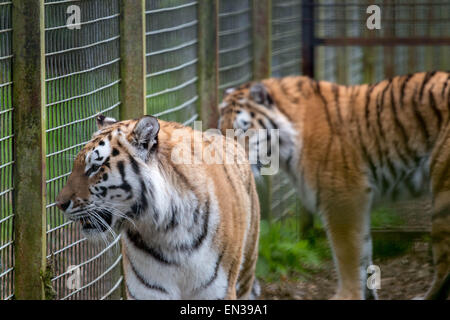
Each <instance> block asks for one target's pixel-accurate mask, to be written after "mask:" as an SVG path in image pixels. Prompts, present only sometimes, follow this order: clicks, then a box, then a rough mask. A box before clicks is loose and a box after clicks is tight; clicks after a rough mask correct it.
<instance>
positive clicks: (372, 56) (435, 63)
mask: <svg viewBox="0 0 450 320" xmlns="http://www.w3.org/2000/svg"><path fill="white" fill-rule="evenodd" d="M372 4H376V5H378V6H379V7H380V8H381V9H382V14H381V29H379V30H377V29H375V30H369V29H368V28H367V26H366V22H367V18H368V14H367V12H366V10H367V8H368V7H369V6H370V5H372ZM314 11H315V15H314V17H313V20H314V24H315V32H316V36H317V37H318V38H328V39H334V40H338V41H339V42H341V43H344V42H346V41H348V40H349V39H350V40H352V39H358V38H359V39H364V40H366V41H368V40H372V41H377V40H378V41H380V40H388V41H391V43H390V45H381V44H380V45H374V46H370V47H362V46H360V45H358V44H357V43H356V42H353V45H346V46H345V47H344V46H339V45H335V44H333V45H329V44H327V45H325V46H322V45H321V46H318V47H317V62H316V70H315V71H316V73H315V74H316V77H317V78H319V79H324V80H329V81H337V82H340V83H343V84H358V83H362V82H377V81H380V80H382V79H384V78H388V77H392V76H394V75H399V74H407V73H411V72H417V71H423V70H439V69H441V70H446V69H448V66H449V65H450V46H449V45H417V44H414V42H415V41H416V40H418V39H420V40H421V41H424V42H427V41H432V40H433V39H434V40H436V39H439V38H448V37H449V36H450V2H448V1H435V0H428V1H424V0H412V1H403V0H384V1H376V2H374V1H368V0H367V1H336V0H318V1H315V3H314ZM399 38H402V39H406V40H405V41H407V40H409V44H410V45H404V44H397V45H396V41H398V39H399Z"/></svg>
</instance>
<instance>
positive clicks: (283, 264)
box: [256, 217, 330, 281]
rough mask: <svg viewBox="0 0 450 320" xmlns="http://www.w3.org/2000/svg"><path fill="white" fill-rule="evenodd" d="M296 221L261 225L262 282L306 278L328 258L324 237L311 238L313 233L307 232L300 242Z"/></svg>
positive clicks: (317, 235) (258, 269) (257, 273)
mask: <svg viewBox="0 0 450 320" xmlns="http://www.w3.org/2000/svg"><path fill="white" fill-rule="evenodd" d="M295 219H296V218H295V217H290V218H288V219H285V220H283V221H277V222H272V223H269V222H268V221H266V220H262V221H261V230H260V240H259V259H258V264H257V267H256V275H257V277H259V278H262V279H264V280H265V281H276V280H279V279H280V278H282V277H293V276H298V277H300V278H301V277H307V276H308V275H309V274H311V273H312V272H314V271H315V270H318V269H320V268H321V266H322V263H323V262H324V261H325V260H328V259H329V258H330V250H329V246H328V243H327V240H326V238H325V237H324V236H323V233H322V235H319V234H316V235H313V233H314V230H310V232H309V233H310V235H308V237H307V238H306V239H300V238H299V234H298V230H297V228H296V225H297V223H296V221H295Z"/></svg>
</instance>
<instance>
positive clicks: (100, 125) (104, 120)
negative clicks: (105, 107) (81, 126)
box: [95, 114, 117, 130]
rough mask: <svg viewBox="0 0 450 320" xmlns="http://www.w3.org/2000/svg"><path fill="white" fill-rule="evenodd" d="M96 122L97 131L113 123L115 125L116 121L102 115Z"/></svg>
mask: <svg viewBox="0 0 450 320" xmlns="http://www.w3.org/2000/svg"><path fill="white" fill-rule="evenodd" d="M95 120H96V122H97V129H98V130H101V129H103V128H106V127H108V126H110V125H112V124H113V123H116V122H117V120H116V119H114V118H110V117H105V116H104V115H102V114H101V115H99V116H98V117H97V118H96V119H95Z"/></svg>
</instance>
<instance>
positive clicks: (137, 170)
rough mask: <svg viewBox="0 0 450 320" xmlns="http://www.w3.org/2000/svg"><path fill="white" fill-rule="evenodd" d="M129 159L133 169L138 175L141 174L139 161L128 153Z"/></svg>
mask: <svg viewBox="0 0 450 320" xmlns="http://www.w3.org/2000/svg"><path fill="white" fill-rule="evenodd" d="M128 159H129V160H130V163H131V168H132V169H133V171H134V173H135V174H136V175H139V174H140V173H141V170H140V168H139V165H138V163H137V161H136V160H135V159H134V158H133V157H132V156H131V155H130V154H128Z"/></svg>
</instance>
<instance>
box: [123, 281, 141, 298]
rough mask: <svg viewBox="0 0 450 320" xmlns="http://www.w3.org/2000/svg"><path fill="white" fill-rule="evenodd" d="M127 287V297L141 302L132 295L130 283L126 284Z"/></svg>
mask: <svg viewBox="0 0 450 320" xmlns="http://www.w3.org/2000/svg"><path fill="white" fill-rule="evenodd" d="M125 286H126V287H127V295H128V296H130V297H131V298H132V299H134V300H139V299H138V298H136V296H135V295H133V294H132V293H131V290H130V287H129V286H128V283H126V282H125Z"/></svg>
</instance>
